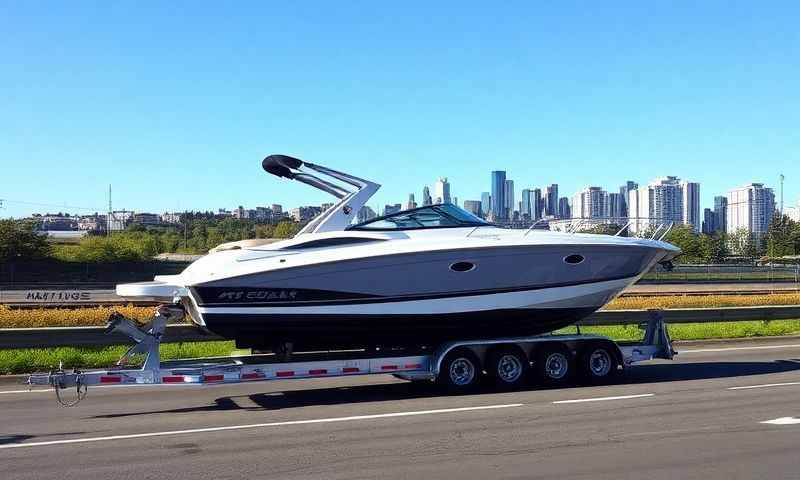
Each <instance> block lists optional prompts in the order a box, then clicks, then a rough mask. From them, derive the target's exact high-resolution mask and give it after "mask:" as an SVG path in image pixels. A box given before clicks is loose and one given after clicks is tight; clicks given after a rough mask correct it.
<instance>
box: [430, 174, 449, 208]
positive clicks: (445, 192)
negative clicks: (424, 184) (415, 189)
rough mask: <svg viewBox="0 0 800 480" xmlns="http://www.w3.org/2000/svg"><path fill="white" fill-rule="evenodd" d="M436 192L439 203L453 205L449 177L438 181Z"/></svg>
mask: <svg viewBox="0 0 800 480" xmlns="http://www.w3.org/2000/svg"><path fill="white" fill-rule="evenodd" d="M434 192H435V195H436V202H437V203H452V199H451V198H450V182H448V181H447V177H441V178H439V180H436V185H435V188H434Z"/></svg>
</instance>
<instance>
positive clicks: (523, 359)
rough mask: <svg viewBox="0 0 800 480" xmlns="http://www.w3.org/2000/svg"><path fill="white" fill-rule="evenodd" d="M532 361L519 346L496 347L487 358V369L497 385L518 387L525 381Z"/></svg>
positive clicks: (509, 387) (507, 387)
mask: <svg viewBox="0 0 800 480" xmlns="http://www.w3.org/2000/svg"><path fill="white" fill-rule="evenodd" d="M529 369H530V361H529V360H528V357H527V356H526V355H525V353H523V352H522V350H521V349H520V348H518V347H512V346H506V347H498V348H494V349H492V350H491V351H490V352H489V355H488V357H487V359H486V371H487V372H488V373H489V378H491V379H492V380H493V381H494V384H495V386H497V387H500V388H503V389H511V388H518V387H519V386H520V385H522V384H523V383H525V380H526V379H527V376H528V370H529Z"/></svg>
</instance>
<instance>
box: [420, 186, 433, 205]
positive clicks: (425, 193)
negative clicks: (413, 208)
mask: <svg viewBox="0 0 800 480" xmlns="http://www.w3.org/2000/svg"><path fill="white" fill-rule="evenodd" d="M428 205H433V199H432V198H431V189H430V188H428V186H427V185H426V186H425V187H424V188H423V189H422V206H423V207H427V206H428Z"/></svg>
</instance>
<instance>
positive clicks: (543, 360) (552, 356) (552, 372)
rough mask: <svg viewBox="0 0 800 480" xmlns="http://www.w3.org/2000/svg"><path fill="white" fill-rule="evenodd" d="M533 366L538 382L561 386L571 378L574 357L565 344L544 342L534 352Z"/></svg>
mask: <svg viewBox="0 0 800 480" xmlns="http://www.w3.org/2000/svg"><path fill="white" fill-rule="evenodd" d="M534 358H535V359H534V362H533V368H534V372H535V373H536V379H537V380H538V383H540V384H542V385H545V386H562V385H566V384H568V383H569V382H570V381H571V380H572V375H573V370H574V363H575V361H574V359H573V356H572V354H571V353H570V351H569V349H568V348H567V346H566V345H564V344H563V343H560V342H546V343H543V344H542V345H540V346H539V347H537V348H536V350H535V352H534Z"/></svg>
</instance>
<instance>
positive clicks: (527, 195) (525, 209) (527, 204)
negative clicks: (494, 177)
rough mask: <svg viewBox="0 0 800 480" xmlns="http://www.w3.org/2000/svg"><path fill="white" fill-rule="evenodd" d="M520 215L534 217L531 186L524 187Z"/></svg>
mask: <svg viewBox="0 0 800 480" xmlns="http://www.w3.org/2000/svg"><path fill="white" fill-rule="evenodd" d="M519 215H520V217H522V218H532V217H533V210H531V190H530V189H529V188H523V189H522V200H521V201H520V202H519Z"/></svg>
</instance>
